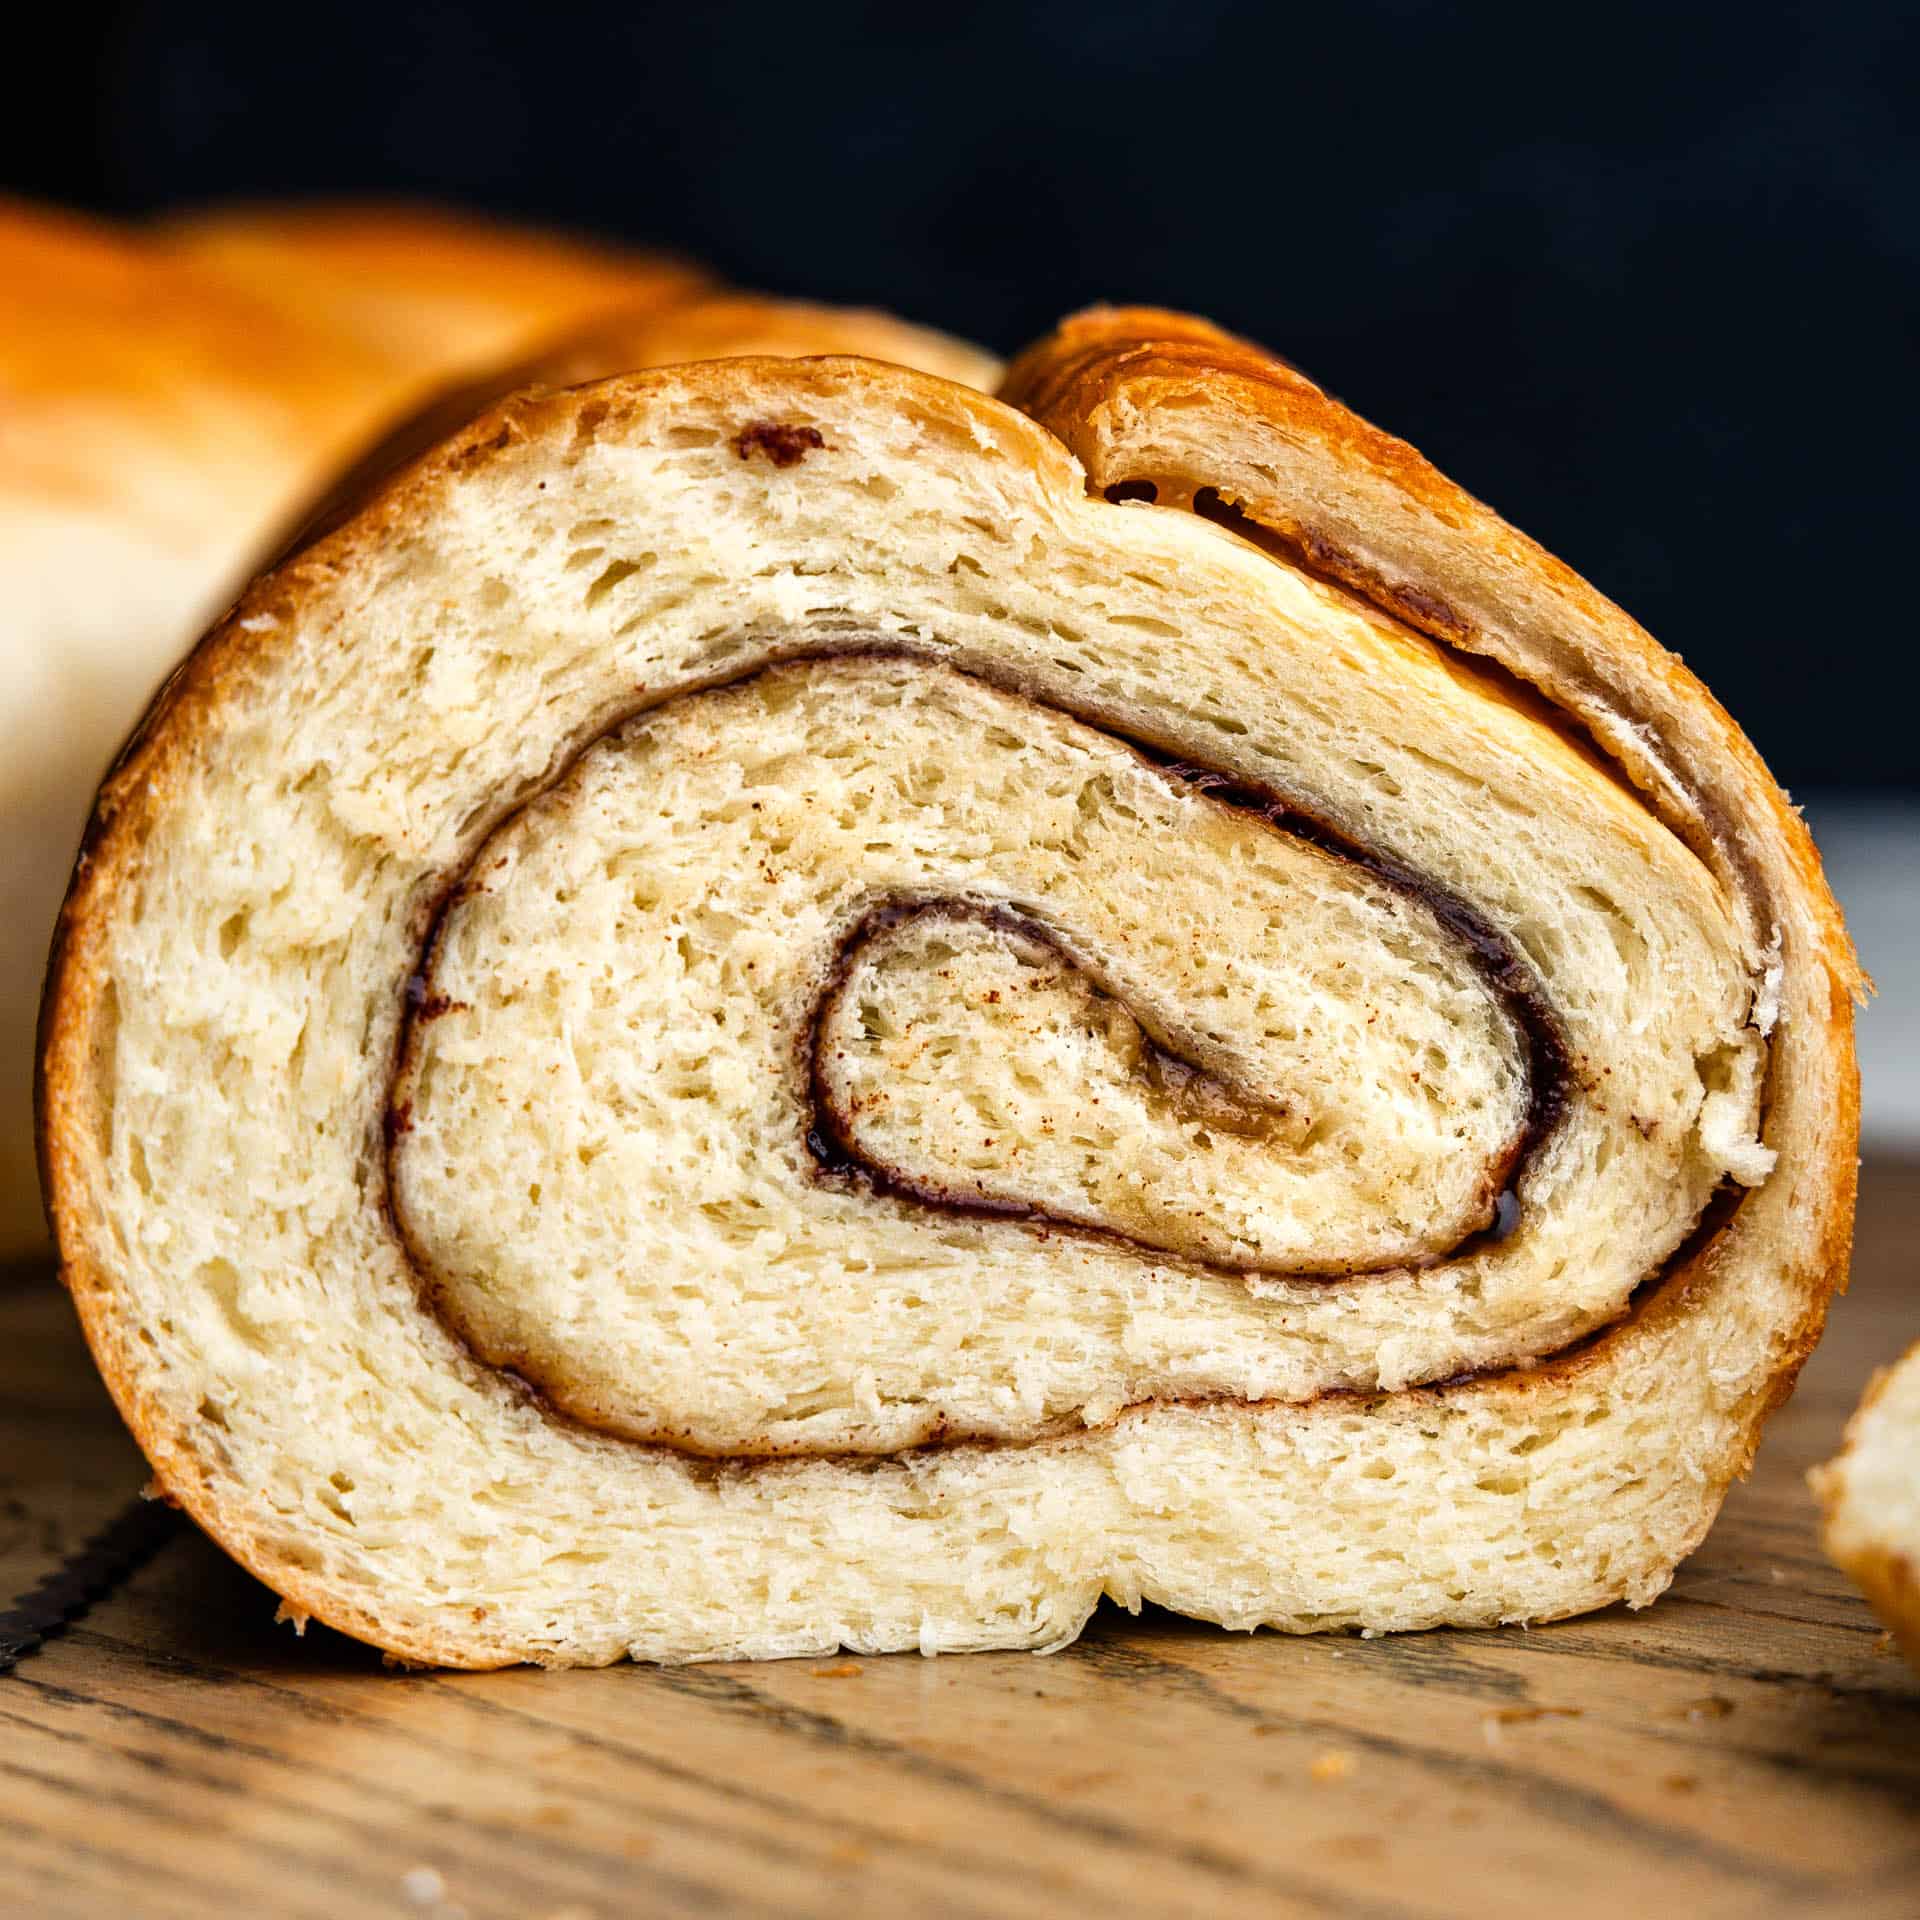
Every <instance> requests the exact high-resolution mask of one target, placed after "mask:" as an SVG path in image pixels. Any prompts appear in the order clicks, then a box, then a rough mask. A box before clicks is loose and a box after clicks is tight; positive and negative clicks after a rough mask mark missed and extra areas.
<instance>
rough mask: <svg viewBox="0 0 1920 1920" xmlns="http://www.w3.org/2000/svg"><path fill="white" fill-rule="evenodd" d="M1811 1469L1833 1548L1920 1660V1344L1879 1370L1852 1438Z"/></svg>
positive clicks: (1919, 1663)
mask: <svg viewBox="0 0 1920 1920" xmlns="http://www.w3.org/2000/svg"><path fill="white" fill-rule="evenodd" d="M1809 1477H1810V1478H1811V1480H1812V1482H1813V1490H1814V1492H1815V1493H1816V1494H1817V1495H1818V1496H1819V1498H1820V1504H1821V1506H1822V1507H1823V1508H1824V1509H1825V1512H1826V1526H1825V1530H1824V1539H1825V1545H1826V1549H1827V1553H1828V1556H1829V1557H1830V1558H1831V1559H1832V1560H1833V1562H1834V1564H1835V1565H1836V1566H1839V1567H1841V1568H1843V1569H1844V1570H1845V1571H1846V1572H1847V1573H1848V1574H1849V1575H1850V1576H1851V1577H1852V1578H1853V1579H1854V1580H1855V1581H1856V1582H1857V1583H1858V1585H1859V1587H1860V1591H1861V1592H1862V1593H1864V1594H1865V1595H1866V1596H1867V1598H1868V1600H1869V1601H1870V1602H1871V1603H1872V1605H1873V1610H1874V1611H1875V1612H1876V1613H1877V1614H1879V1616H1880V1618H1881V1619H1882V1620H1884V1621H1885V1622H1886V1623H1887V1625H1888V1626H1889V1627H1890V1628H1891V1629H1892V1630H1893V1634H1894V1637H1895V1639H1897V1640H1898V1641H1899V1642H1900V1646H1901V1649H1902V1651H1903V1652H1904V1653H1905V1654H1906V1656H1907V1658H1908V1660H1910V1661H1911V1662H1912V1663H1913V1665H1914V1666H1915V1667H1916V1668H1920V1346H1916V1347H1913V1348H1911V1349H1909V1351H1908V1352H1907V1353H1906V1355H1905V1356H1904V1357H1903V1358H1902V1359H1900V1360H1899V1361H1897V1362H1896V1363H1895V1364H1894V1365H1892V1366H1890V1367H1883V1368H1881V1369H1880V1371H1879V1372H1878V1373H1876V1374H1875V1375H1874V1377H1873V1379H1872V1381H1871V1383H1870V1384H1869V1385H1868V1387H1867V1391H1866V1393H1865V1395H1864V1396H1863V1397H1862V1399H1861V1401H1860V1406H1859V1409H1858V1411H1857V1412H1856V1413H1855V1414H1854V1416H1853V1418H1852V1419H1851V1420H1850V1421H1849V1422H1848V1423H1847V1440H1846V1445H1845V1446H1844V1447H1843V1448H1842V1449H1841V1451H1840V1453H1839V1455H1838V1457H1837V1458H1835V1459H1833V1460H1831V1461H1829V1462H1828V1463H1827V1464H1826V1465H1825V1466H1824V1467H1816V1468H1815V1469H1814V1471H1813V1473H1812V1474H1811V1475H1810V1476H1809Z"/></svg>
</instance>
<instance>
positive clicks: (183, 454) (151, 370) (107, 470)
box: [0, 200, 398, 537]
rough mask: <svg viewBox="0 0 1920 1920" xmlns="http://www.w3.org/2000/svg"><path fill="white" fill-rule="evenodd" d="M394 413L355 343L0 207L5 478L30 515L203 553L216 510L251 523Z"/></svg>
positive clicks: (375, 360)
mask: <svg viewBox="0 0 1920 1920" xmlns="http://www.w3.org/2000/svg"><path fill="white" fill-rule="evenodd" d="M397 398H398V390H397V389H396V386H395V381H394V376H393V373H392V370H391V368H390V367H389V366H388V365H387V364H386V362H385V361H384V360H383V359H381V358H380V357H379V356H376V355H373V354H370V353H368V352H366V351H365V350H363V349H362V348H361V347H359V346H358V345H356V344H355V343H353V342H351V341H347V340H342V339H340V338H339V337H337V336H335V335H333V334H331V333H329V332H328V331H326V330H325V329H324V328H321V327H317V326H314V325H312V324H310V323H308V322H307V321H305V320H303V319H301V318H299V317H298V316H296V315H293V314H290V313H285V312H282V311H280V310H278V309H276V308H273V307H270V306H267V305H264V304H262V303H261V302H260V301H258V300H256V299H254V298H252V297H250V296H249V295H247V294H246V293H244V292H241V291H239V290H237V289H234V288H232V287H229V286H226V285H224V284H223V283H221V282H220V281H218V280H216V279H210V278H208V277H205V276H203V275H201V274H199V273H197V272H195V271H194V270H193V269H192V268H191V267H190V266H188V265H186V264H185V263H183V262H180V261H176V260H172V259H169V258H167V257H166V256H165V255H163V254H161V253H159V252H157V251H156V250H154V249H153V248H151V247H149V246H147V245H146V244H144V242H142V241H141V239H140V238H139V237H138V236H137V235H136V234H133V233H130V232H123V231H120V230H116V229H114V228H111V227H108V226H105V225H102V224H98V223H95V222H92V221H87V220H83V219H80V218H78V217H76V216H73V215H69V214H65V213H61V212H57V211H53V210H49V209H45V208H40V207H32V206H28V205H26V204H24V203H22V202H17V201H4V200H0V467H4V470H5V477H6V483H7V484H9V485H11V486H15V487H19V488H22V489H31V491H32V492H33V494H34V496H35V498H36V499H37V500H39V501H41V502H45V501H47V500H49V499H57V500H61V501H70V502H72V503H73V505H74V506H75V507H76V508H79V509H82V510H100V509H106V510H111V511H114V512H125V513H132V514H143V515H144V514H154V515H163V516H164V515H170V514H172V515H174V516H175V517H179V518H181V519H182V521H183V524H185V523H187V522H188V521H189V520H192V521H193V524H192V526H191V531H192V533H193V535H194V536H195V537H198V536H199V533H200V526H199V524H198V520H197V518H196V515H197V514H202V513H204V511H205V506H204V503H205V502H207V501H208V500H209V499H211V500H215V501H229V500H230V501H232V502H233V503H234V510H236V511H240V510H244V512H245V513H246V514H247V515H248V516H249V517H257V516H258V514H259V512H260V496H261V489H262V486H263V484H264V485H265V486H266V487H267V488H268V489H269V491H271V490H273V489H275V488H278V487H284V486H285V485H286V483H287V482H288V481H289V480H291V479H293V478H295V477H296V475H301V476H304V475H305V474H306V473H308V472H309V471H321V470H324V468H325V467H326V466H327V465H328V464H330V463H331V462H332V461H333V460H335V459H337V458H338V457H339V456H340V455H341V454H342V453H343V452H344V451H345V450H346V449H347V448H348V447H350V446H352V445H353V444H354V442H355V441H356V440H358V439H359V438H361V437H362V436H364V435H365V434H366V433H367V432H368V431H370V429H371V428H372V426H373V425H374V423H375V422H376V421H377V420H378V419H380V418H381V417H382V415H383V414H384V412H385V411H386V409H387V408H388V407H389V406H390V405H391V404H392V403H393V402H394V401H395V400H396V399H397ZM263 466H265V467H266V468H268V469H269V471H268V472H267V473H266V474H265V476H264V479H263V472H262V468H263ZM181 491H184V492H185V493H186V495H187V496H188V500H187V506H186V508H185V509H184V510H177V509H176V505H175V502H174V500H173V499H172V498H170V496H172V495H175V494H177V493H179V492H181Z"/></svg>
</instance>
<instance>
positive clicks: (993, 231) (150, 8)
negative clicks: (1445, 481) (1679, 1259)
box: [0, 0, 1920, 789]
mask: <svg viewBox="0 0 1920 1920" xmlns="http://www.w3.org/2000/svg"><path fill="white" fill-rule="evenodd" d="M1917 17H1920V14H1917V13H1916V10H1915V9H1914V8H1912V7H1911V6H1901V5H1893V4H1887V5H1869V4H1850V3H1847V4H1837V5H1829V6H1824V7H1817V8H1816V7H1807V8H1790V9H1788V8H1770V7H1766V6H1746V7H1733V6H1725V7H1723V6H1718V5H1704V6H1689V5H1687V4H1685V0H1669V4H1665V5H1660V6H1639V5H1634V4H1616V5H1612V6H1609V7H1607V8H1605V9H1604V10H1601V9H1595V10H1593V11H1592V12H1586V13H1583V12H1581V11H1578V10H1566V9H1559V8H1555V7H1554V6H1552V5H1540V4H1534V5H1531V6H1527V7H1525V8H1520V7H1511V8H1509V7H1484V8H1455V7H1443V6H1426V5H1416V4H1411V3H1410V0H1408V3H1403V4H1391V3H1380V0H1376V3H1374V4H1362V5H1354V6H1348V7H1341V6H1338V5H1334V6H1325V5H1322V6H1316V7H1293V6H1285V5H1280V6H1275V5H1265V6H1262V5H1249V4H1233V3H1231V0H1184V4H1181V5H1178V6H1144V5H1129V4H1125V3H1124V0H1112V3H1111V4H1107V5H1099V4H1092V3H1090V0H1056V3H1055V4H1050V5H1049V4H1034V5H1013V4H1006V3H1005V0H993V3H990V4H985V5H979V6H974V7H971V8H954V7H949V8H946V9H939V10H936V9H933V8H930V7H926V6H914V5H911V4H907V3H906V0H897V3H896V4H891V5H834V6H820V7H807V6H804V5H793V4H788V5H774V4H759V5H753V4H744V3H734V4H727V3H724V0H723V3H721V4H714V5H710V6H705V7H702V6H699V5H697V4H686V0H683V3H682V4H680V5H677V6H674V7H672V8H663V9H653V8H649V7H646V6H643V5H626V6H621V5H604V6H558V5H553V6H546V7H540V6H530V5H527V4H525V3H524V0H522V4H520V5H512V6H509V5H492V6H446V5H421V6H408V5H404V4H400V3H399V0H386V4H376V3H373V0H345V3H344V4H338V5H333V6H329V7H326V8H322V9H318V10H296V9H290V8H276V7H267V6H262V5H260V4H258V0H251V3H250V4H243V5H201V6H195V5H182V4H179V3H178V0H171V3H167V0H157V3H155V4H145V5H139V4H136V5H129V6H123V7H119V8H115V9H111V10H108V11H105V12H99V11H89V10H85V9H80V10H76V11H74V12H73V13H71V14H70V15H68V16H65V17H60V18H54V19H47V18H45V17H42V18H41V19H40V20H39V21H37V22H36V23H35V24H34V25H33V26H31V27H29V28H25V29H22V28H20V27H17V26H16V27H14V28H10V29H9V36H10V38H9V42H8V53H9V56H10V58H9V59H8V62H7V64H8V65H9V66H10V67H11V68H12V72H11V75H10V81H9V86H8V89H7V91H8V95H9V105H8V125H7V130H6V132H5V134H4V135H0V138H3V139H5V141H6V143H7V145H6V150H5V152H4V155H3V156H0V157H3V158H4V163H5V164H4V172H0V185H5V186H8V187H11V188H13V189H15V190H19V191H25V192H29V193H34V194H40V195H44V196H48V197H52V198H57V199H61V200H66V201H71V202H74V203H77V204H80V205H83V206H88V207H95V208H100V209H105V210H110V211H113V212H117V213H139V212H145V211H148V210H151V209H156V208H160V207H166V206H171V205H175V204H178V203H181V202H187V201H195V200H202V199H208V198H217V197H224V196H244V195H256V194H338V193H361V194H391V193H404V194H414V195H431V196H436V197H441V198H446V199H450V200H454V201H458V202H463V203H466V204H469V205H472V206H477V207H481V208H487V209H491V210H494V211H497V212H501V213H506V214H513V215H520V216H527V217H533V218H539V219H546V220H557V221H562V222H567V223H570V224H573V225H576V226H582V227H586V228H589V229H598V230H600V231H603V232H606V233H609V234H613V235H619V236H625V237H629V238H632V239H635V240H642V241H649V242H657V243H664V244H666V245H669V246H671V247H673V248H675V249H678V250H682V251H684V252H686V253H688V254H691V255H694V256H697V257H699V258H702V259H704V260H706V261H708V262H710V263H711V264H712V265H714V266H715V267H717V268H718V269H719V270H720V271H722V272H723V273H725V274H727V275H729V276H731V277H733V278H734V279H736V280H739V281H741V282H743V283H745V284H747V285H750V286H759V287H765V288H769V289H774V290H778V291H785V292H792V293H802V294H811V295H815V296H819V297H823V298H827V299H832V300H850V301H870V302H877V303H880V304H883V305H886V306H889V307H893V308H896V309H898V310H900V311H902V312H904V313H906V314H908V315H910V316H912V317H914V318H918V319H924V320H930V321H933V322H935V323H937V324H940V325H943V326H945V327H948V328H949V329H951V330H953V331H956V332H960V333H966V334H971V335H973V336H975V337H977V338H979V339H981V340H984V341H986V342H988V343H990V344H991V345H993V346H995V347H999V348H1002V349H1006V350H1010V349H1013V348H1015V347H1017V346H1018V345H1020V344H1021V343H1022V342H1023V341H1024V340H1026V339H1027V338H1029V337H1031V336H1032V335H1033V334H1035V333H1037V332H1039V331H1040V330H1041V329H1042V328H1044V327H1045V326H1046V325H1047V324H1048V323H1049V322H1050V321H1051V320H1053V319H1054V318H1055V317H1057V316H1058V315H1059V314H1060V313H1062V312H1064V311H1066V310H1067V309H1069V308H1072V307H1074V306H1076V305H1079V304H1081V303H1083V302H1086V301H1089V300H1093V299H1097V298H1114V299H1127V300H1148V301H1157V302H1164V303H1168V304H1172V305H1179V306H1186V307H1191V308H1194V309H1197V310H1198V311H1200V312H1203V313H1207V314H1210V315H1211V316H1213V317H1214V318H1216V319H1218V320H1220V321H1223V322H1225V323H1227V324H1228V325H1230V326H1233V327H1236V328H1238V329H1241V330H1242V331H1245V332H1248V333H1251V334H1253V335H1255V336H1256V337H1258V338H1261V339H1263V340H1266V341H1267V342H1269V343H1270V344H1272V345H1274V346H1277V347H1279V348H1280V349H1282V350H1283V351H1284V352H1285V353H1286V354H1287V355H1288V356H1289V357H1291V358H1292V359H1294V360H1295V361H1297V362H1298V363H1299V364H1301V365H1302V366H1304V367H1305V368H1306V369H1307V370H1308V371H1310V372H1312V373H1313V374H1315V375H1316V376H1317V377H1318V378H1319V379H1320V380H1321V381H1322V382H1323V383H1325V384H1326V385H1328V386H1330V387H1331V388H1332V389H1333V391H1335V392H1336V393H1338V394H1340V395H1341V396H1342V397H1343V398H1345V399H1346V400H1348V401H1349V402H1350V403H1351V404H1353V405H1355V406H1357V407H1359V408H1360V409H1361V410H1362V411H1364V412H1366V413H1368V414H1370V415H1372V416H1373V417H1374V418H1376V419H1378V420H1379V421H1381V422H1382V423H1383V424H1385V425H1387V426H1389V427H1391V428H1393V429H1395V430H1396V431H1398V432H1400V433H1402V434H1404V435H1405V436H1406V437H1408V438H1410V439H1412V440H1413V441H1415V442H1416V443H1417V444H1418V445H1420V446H1421V447H1422V448H1423V449H1424V450H1425V451H1426V452H1427V453H1428V454H1430V455H1431V456H1432V457H1433V458H1435V459H1436V460H1437V461H1438V462H1439V463H1440V464H1441V465H1442V466H1444V467H1445V468H1447V469H1448V470H1449V471H1450V472H1451V473H1452V474H1453V475H1454V476H1455V477H1456V478H1457V479H1459V480H1461V481H1463V482H1464V483H1465V484H1466V485H1468V486H1469V487H1471V488H1473V489H1474V490H1475V491H1476V492H1478V493H1480V494H1482V495H1483V496H1484V497H1486V498H1487V499H1489V500H1491V501H1492V502H1493V503H1494V504H1495V505H1496V506H1498V507H1499V508H1501V509H1502V510H1503V511H1504V512H1506V513H1507V514H1508V516H1509V517H1510V518H1512V519H1514V520H1516V521H1517V522H1518V523H1519V524H1520V525H1522V526H1523V527H1525V528H1527V529H1528V530H1529V531H1530V532H1532V533H1534V534H1537V535H1538V536H1539V537H1540V538H1542V539H1544V540H1545V541H1546V542H1547V544H1548V545H1549V546H1551V547H1553V548H1555V549H1556V550H1557V551H1559V552H1560V553H1561V554H1562V555H1563V556H1564V557H1565V558H1567V559H1568V560H1570V561H1572V562H1573V563H1574V564H1575V565H1576V566H1578V567H1579V568H1580V569H1581V570H1582V571H1583V572H1585V573H1587V574H1589V575H1590V576H1591V577H1592V578H1593V579H1594V580H1595V581H1597V582H1598V584H1599V585H1600V586H1601V587H1603V588H1604V589H1605V590H1606V591H1607V592H1609V593H1610V594H1612V595H1613V596H1614V597H1615V598H1617V599H1619V600H1620V601H1622V602H1623V603H1624V604H1625V605H1626V606H1627V608H1628V609H1629V610H1630V611H1632V612H1633V613H1635V614H1637V615H1638V616H1639V617H1640V618H1641V619H1642V620H1644V621H1645V622H1646V624H1647V625H1648V626H1650V627H1651V628H1652V629H1653V631H1654V632H1655V633H1656V634H1658V635H1659V636H1660V637H1661V638H1662V639H1663V640H1665V641H1666V643H1667V644H1668V645H1669V646H1672V647H1674V648H1676V649H1678V650H1679V651H1681V652H1682V653H1684V654H1685V655H1686V656H1687V657H1688V658H1689V660H1690V661H1691V662H1692V663H1693V664H1694V665H1695V667H1696V668H1697V669H1698V670H1700V671H1701V672H1702V673H1703V674H1704V675H1705V676H1706V678H1707V679H1708V680H1709V681H1710V682H1711V683H1712V684H1713V685H1714V686H1715V688H1716V690H1717V691H1718V692H1719V693H1720V694H1721V696H1722V698H1723V699H1724V700H1725V701H1726V702H1727V704H1728V705H1730V706H1731V707H1732V708H1733V709H1734V710H1735V711H1736V713H1738V714H1739V716H1740V717H1741V718H1742V720H1743V721H1744V722H1745V723H1746V724H1747V726H1748V728H1749V730H1750V731H1751V732H1752V733H1753V735H1754V736H1755V738H1756V739H1757V741H1758V742H1759V744H1760V746H1761V748H1762V750H1763V751H1764V752H1765V753H1766V754H1767V756H1768V757H1769V759H1770V760H1771V761H1772V763H1773V765H1774V767H1775V769H1776V771H1777V772H1778V773H1779V774H1780V775H1781V777H1782V778H1783V779H1785V780H1786V781H1787V782H1789V783H1790V784H1793V783H1804V784H1807V785H1815V784H1818V785H1825V786H1832V785H1841V786H1853V787H1861V786H1878V787H1881V788H1883V789H1884V788H1887V787H1893V786H1899V785H1910V784H1914V783H1915V782H1916V779H1917V778H1920V754H1916V751H1915V748H1914V746H1913V725H1914V714H1913V707H1914V701H1915V696H1916V691H1917V690H1920V689H1917V688H1916V677H1915V675H1914V672H1913V668H1912V664H1911V659H1912V651H1913V639H1912V632H1913V626H1914V615H1913V611H1912V606H1911V600H1912V595H1911V593H1910V592H1909V589H1908V584H1907V583H1908V576H1909V566H1908V556H1909V553H1910V551H1911V550H1912V549H1913V548H1914V546H1915V544H1916V540H1917V539H1920V529H1917V528H1916V526H1915V506H1916V491H1917V490H1916V488H1915V485H1914V480H1913V463H1914V457H1915V456H1914V437H1915V434H1914V430H1915V427H1916V424H1917V423H1916V420H1915V407H1914V400H1915V394H1916V381H1915V360H1916V324H1915V323H1916V317H1917V312H1916V299H1915V294H1916V282H1917V281H1920V273H1917V271H1916V265H1917V261H1916V256H1917V254H1920V212H1917V210H1916V208H1917V203H1920V165H1916V150H1915V146H1914V141H1913V135H1912V128H1913V127H1914V126H1915V125H1920V105H1917V104H1916V102H1915V100H1914V98H1913V82H1914V79H1915V75H1916V71H1920V67H1917V64H1916V62H1917V59H1920V34H1917V33H1916V29H1915V20H1916V18H1917ZM23 36H24V37H23ZM1903 117H1904V119H1905V121H1906V125H1905V127H1903V126H1902V124H1901V122H1902V119H1903Z"/></svg>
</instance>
